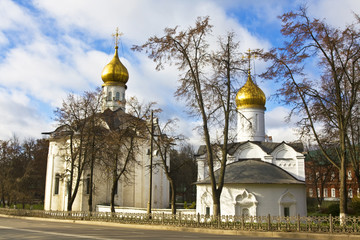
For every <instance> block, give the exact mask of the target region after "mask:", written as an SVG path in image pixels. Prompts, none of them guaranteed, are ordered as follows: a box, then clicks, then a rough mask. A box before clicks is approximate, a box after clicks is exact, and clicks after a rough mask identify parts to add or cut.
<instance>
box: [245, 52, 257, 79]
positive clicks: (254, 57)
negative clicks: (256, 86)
mask: <svg viewBox="0 0 360 240" xmlns="http://www.w3.org/2000/svg"><path fill="white" fill-rule="evenodd" d="M246 55H247V56H243V57H242V58H243V59H244V58H247V59H248V64H249V69H248V71H249V73H250V68H251V59H252V58H253V59H256V58H257V56H256V54H253V55H252V54H251V49H250V48H249V49H248V52H247V53H246Z"/></svg>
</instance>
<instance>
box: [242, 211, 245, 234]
mask: <svg viewBox="0 0 360 240" xmlns="http://www.w3.org/2000/svg"><path fill="white" fill-rule="evenodd" d="M244 225H245V219H244V214H242V215H241V230H244Z"/></svg>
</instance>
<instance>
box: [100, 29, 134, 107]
mask: <svg viewBox="0 0 360 240" xmlns="http://www.w3.org/2000/svg"><path fill="white" fill-rule="evenodd" d="M120 35H121V34H120V33H119V32H118V29H116V33H115V34H114V35H113V36H114V37H115V54H114V57H113V59H112V60H111V61H110V62H109V63H108V64H107V65H106V66H105V67H104V69H103V71H102V73H101V78H102V80H103V82H104V84H103V85H102V94H103V102H102V111H105V109H107V108H109V109H110V110H112V111H116V110H118V109H121V110H123V111H125V104H126V100H125V91H126V88H127V86H126V83H127V81H128V79H129V73H128V70H127V69H126V68H125V66H124V65H123V64H122V63H121V61H120V59H119V55H118V48H119V47H118V41H119V37H120Z"/></svg>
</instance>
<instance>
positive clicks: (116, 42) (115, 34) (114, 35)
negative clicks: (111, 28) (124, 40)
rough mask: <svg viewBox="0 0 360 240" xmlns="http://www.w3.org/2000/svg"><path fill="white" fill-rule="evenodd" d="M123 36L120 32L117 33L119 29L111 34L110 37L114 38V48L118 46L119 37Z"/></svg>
mask: <svg viewBox="0 0 360 240" xmlns="http://www.w3.org/2000/svg"><path fill="white" fill-rule="evenodd" d="M122 35H124V34H123V33H122V32H119V28H116V31H115V33H113V34H112V36H113V37H114V38H115V47H117V46H118V44H119V39H120V37H121V36H122Z"/></svg>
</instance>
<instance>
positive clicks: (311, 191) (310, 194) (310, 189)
mask: <svg viewBox="0 0 360 240" xmlns="http://www.w3.org/2000/svg"><path fill="white" fill-rule="evenodd" d="M309 197H313V190H312V188H309Z"/></svg>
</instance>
